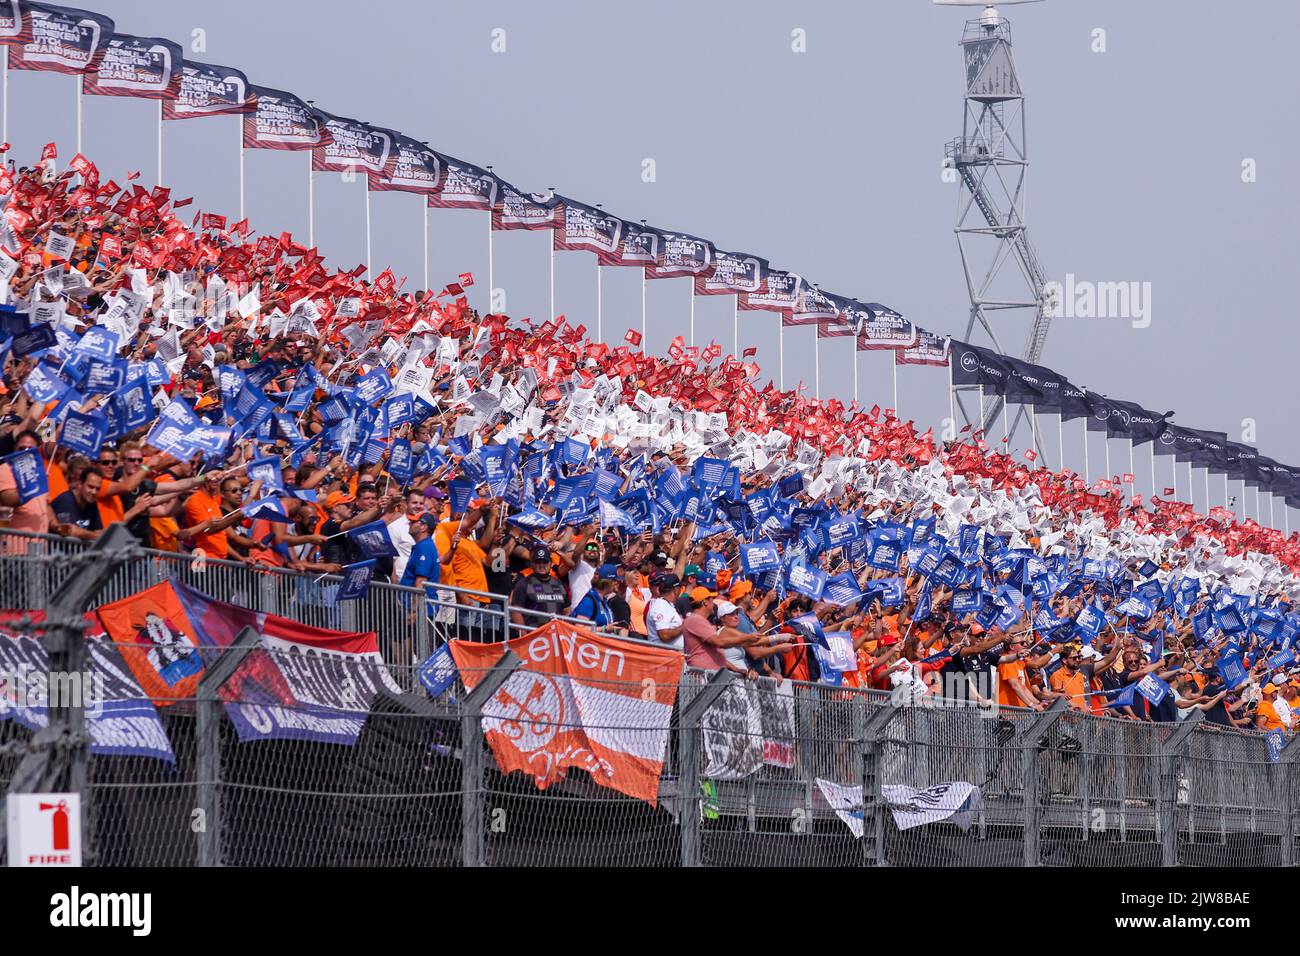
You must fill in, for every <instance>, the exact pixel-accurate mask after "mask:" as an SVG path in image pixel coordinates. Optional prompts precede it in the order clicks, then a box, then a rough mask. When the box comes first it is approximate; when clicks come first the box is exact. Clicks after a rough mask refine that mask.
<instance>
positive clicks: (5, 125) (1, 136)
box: [0, 46, 162, 143]
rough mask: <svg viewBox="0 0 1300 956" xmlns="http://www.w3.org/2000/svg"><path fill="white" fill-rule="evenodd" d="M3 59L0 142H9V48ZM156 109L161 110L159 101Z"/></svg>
mask: <svg viewBox="0 0 1300 956" xmlns="http://www.w3.org/2000/svg"><path fill="white" fill-rule="evenodd" d="M3 50H4V58H3V59H0V100H2V101H3V102H2V103H0V140H3V141H4V142H6V143H7V142H9V47H7V46H6V47H4V48H3ZM158 108H159V109H162V103H161V101H160V102H159V104H158Z"/></svg>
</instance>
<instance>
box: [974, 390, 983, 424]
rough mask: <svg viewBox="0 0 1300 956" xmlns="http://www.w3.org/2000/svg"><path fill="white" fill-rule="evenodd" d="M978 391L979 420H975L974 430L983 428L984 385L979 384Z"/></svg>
mask: <svg viewBox="0 0 1300 956" xmlns="http://www.w3.org/2000/svg"><path fill="white" fill-rule="evenodd" d="M979 389H980V414H979V418H978V419H976V421H975V428H976V430H979V429H982V428H983V427H984V385H983V383H981V384H980V387H979Z"/></svg>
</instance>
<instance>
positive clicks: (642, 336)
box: [641, 219, 645, 355]
mask: <svg viewBox="0 0 1300 956" xmlns="http://www.w3.org/2000/svg"><path fill="white" fill-rule="evenodd" d="M641 229H642V231H645V220H644V219H642V220H641ZM641 354H642V355H645V266H642V267H641Z"/></svg>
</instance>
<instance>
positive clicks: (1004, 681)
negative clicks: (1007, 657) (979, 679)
mask: <svg viewBox="0 0 1300 956" xmlns="http://www.w3.org/2000/svg"><path fill="white" fill-rule="evenodd" d="M1012 680H1018V681H1020V683H1021V685H1022V686H1024V687H1025V689H1026V690H1027V689H1028V688H1029V673H1028V671H1026V670H1025V662H1024V661H1011V662H1010V663H1008V664H999V665H998V703H999V704H1001V705H1002V706H1004V707H1025V706H1027V705H1026V704H1025V702H1024V701H1023V700H1021V699H1020V695H1019V694H1017V693H1016V691H1015V689H1014V688H1013V687H1012V686H1011V681H1012Z"/></svg>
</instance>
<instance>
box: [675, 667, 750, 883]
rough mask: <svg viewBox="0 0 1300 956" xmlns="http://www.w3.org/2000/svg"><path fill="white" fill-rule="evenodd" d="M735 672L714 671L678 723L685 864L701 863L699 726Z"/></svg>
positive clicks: (678, 786) (683, 858) (683, 863)
mask: <svg viewBox="0 0 1300 956" xmlns="http://www.w3.org/2000/svg"><path fill="white" fill-rule="evenodd" d="M735 677H736V675H735V674H734V673H733V672H731V671H729V670H726V669H725V668H723V669H720V670H716V671H714V672H713V673H712V674H711V675H710V676H709V679H708V680H707V681H705V682H704V685H703V686H702V687H701V688H700V689H699V690H698V691H696V694H695V696H694V697H693V698H691V700H690V701H689V702H688V703H687V704H686V705H685V706H683V707H682V709H681V717H680V719H679V720H678V722H677V734H678V748H677V752H678V753H679V754H680V755H681V765H680V768H679V769H680V773H679V774H678V778H677V788H678V802H679V813H680V814H681V833H682V848H681V849H682V866H699V865H700V808H699V803H700V725H701V723H702V721H703V720H704V712H705V711H706V710H708V709H709V708H710V707H712V706H713V704H714V702H715V701H716V700H717V699H718V698H719V697H721V696H722V693H723V691H725V690H726V689H727V687H729V686H730V685H731V682H732V681H733V680H734V679H735Z"/></svg>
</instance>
